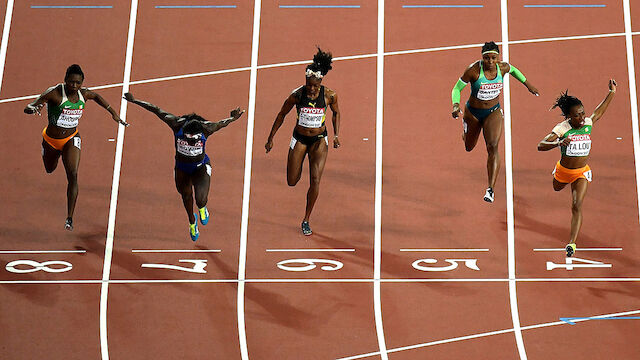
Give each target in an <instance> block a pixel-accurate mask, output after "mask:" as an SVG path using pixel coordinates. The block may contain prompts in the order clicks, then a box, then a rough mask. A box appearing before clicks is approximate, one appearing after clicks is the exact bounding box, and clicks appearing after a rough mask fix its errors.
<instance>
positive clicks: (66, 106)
mask: <svg viewBox="0 0 640 360" xmlns="http://www.w3.org/2000/svg"><path fill="white" fill-rule="evenodd" d="M83 81H84V73H83V72H82V69H81V68H80V65H77V64H73V65H71V66H69V67H68V68H67V73H66V75H65V76H64V84H58V85H56V86H52V87H50V88H48V89H47V90H46V91H45V92H44V93H42V95H40V96H39V97H38V98H37V99H36V100H35V101H33V102H32V103H30V104H29V105H27V107H25V108H24V112H25V113H27V114H38V115H40V110H41V109H42V107H43V106H44V104H45V103H46V104H47V114H48V118H49V124H48V125H47V127H46V128H44V130H43V131H42V138H43V140H42V161H43V162H44V168H45V170H46V171H47V173H52V172H53V171H54V170H55V169H56V167H57V166H58V159H59V158H60V155H62V163H63V164H64V170H65V171H66V173H67V181H68V185H67V219H66V220H65V222H64V228H65V229H67V230H69V231H71V230H73V212H74V210H75V207H76V200H77V198H78V166H79V165H80V134H78V128H77V127H78V120H80V117H82V112H83V111H84V106H85V102H86V100H93V101H95V102H97V103H98V104H99V105H100V106H102V107H103V108H105V109H106V110H107V111H108V112H109V113H110V114H111V117H112V118H113V120H114V121H116V122H118V123H120V124H122V125H125V126H128V125H129V124H127V123H126V122H124V121H122V120H121V119H120V117H119V116H118V114H117V113H116V112H115V110H113V108H111V105H109V103H107V101H106V100H105V99H103V98H102V96H100V95H98V94H97V93H95V92H93V91H91V90H89V89H87V88H83V87H82V82H83Z"/></svg>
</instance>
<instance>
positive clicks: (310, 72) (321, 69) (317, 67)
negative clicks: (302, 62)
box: [305, 47, 333, 79]
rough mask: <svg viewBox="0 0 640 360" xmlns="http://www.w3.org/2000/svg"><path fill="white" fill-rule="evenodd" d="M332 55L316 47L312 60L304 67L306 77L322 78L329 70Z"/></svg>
mask: <svg viewBox="0 0 640 360" xmlns="http://www.w3.org/2000/svg"><path fill="white" fill-rule="evenodd" d="M332 59H333V56H332V55H331V53H330V52H324V51H322V49H320V48H319V47H318V52H317V53H316V54H315V55H313V62H312V63H311V64H310V65H308V66H307V68H306V72H305V74H306V76H307V77H312V76H313V77H316V78H319V79H322V78H323V77H324V76H325V75H327V73H328V72H329V70H331V68H332V67H331V62H332Z"/></svg>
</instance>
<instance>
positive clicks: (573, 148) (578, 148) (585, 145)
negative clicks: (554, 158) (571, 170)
mask: <svg viewBox="0 0 640 360" xmlns="http://www.w3.org/2000/svg"><path fill="white" fill-rule="evenodd" d="M569 138H570V139H571V142H570V143H569V145H567V156H588V155H589V152H590V151H591V135H589V134H583V135H570V136H569Z"/></svg>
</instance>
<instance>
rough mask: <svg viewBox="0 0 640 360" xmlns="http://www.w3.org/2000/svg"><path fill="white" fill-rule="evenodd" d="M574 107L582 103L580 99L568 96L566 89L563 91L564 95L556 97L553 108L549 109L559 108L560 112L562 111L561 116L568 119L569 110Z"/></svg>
mask: <svg viewBox="0 0 640 360" xmlns="http://www.w3.org/2000/svg"><path fill="white" fill-rule="evenodd" d="M576 105H582V101H580V99H578V98H577V97H575V96H571V95H569V90H568V89H567V90H565V91H564V93H560V96H558V98H557V99H556V102H555V104H554V105H553V107H551V109H555V108H557V107H558V108H560V110H561V111H562V115H563V116H564V117H565V118H568V117H569V112H570V111H571V108H572V107H574V106H576Z"/></svg>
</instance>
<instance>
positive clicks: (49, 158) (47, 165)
mask: <svg viewBox="0 0 640 360" xmlns="http://www.w3.org/2000/svg"><path fill="white" fill-rule="evenodd" d="M61 154H62V152H60V151H58V150H56V149H54V148H53V146H51V145H49V143H47V142H46V141H44V139H43V140H42V163H43V164H44V169H45V170H46V172H47V173H49V174H50V173H52V172H53V170H55V169H56V168H57V167H58V159H59V158H60V155H61Z"/></svg>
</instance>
